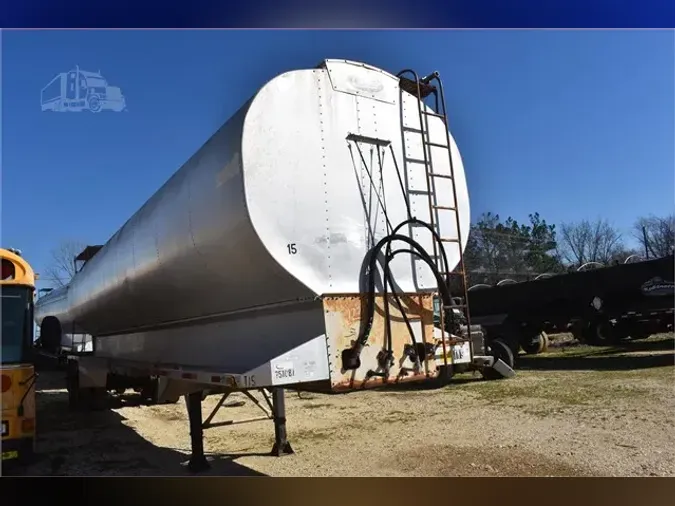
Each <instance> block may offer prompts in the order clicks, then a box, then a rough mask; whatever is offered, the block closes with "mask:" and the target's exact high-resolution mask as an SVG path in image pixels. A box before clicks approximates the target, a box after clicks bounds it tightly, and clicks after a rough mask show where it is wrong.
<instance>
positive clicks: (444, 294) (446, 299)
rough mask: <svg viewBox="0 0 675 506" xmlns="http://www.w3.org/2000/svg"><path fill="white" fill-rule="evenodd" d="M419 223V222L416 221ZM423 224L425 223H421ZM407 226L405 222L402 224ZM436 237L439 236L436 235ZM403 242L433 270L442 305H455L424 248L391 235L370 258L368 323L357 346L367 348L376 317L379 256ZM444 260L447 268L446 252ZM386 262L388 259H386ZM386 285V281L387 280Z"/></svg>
mask: <svg viewBox="0 0 675 506" xmlns="http://www.w3.org/2000/svg"><path fill="white" fill-rule="evenodd" d="M415 221H419V220H415ZM421 223H423V222H421ZM402 225H405V222H404V223H403V224H402ZM402 225H399V226H398V227H397V228H400V227H401V226H402ZM434 235H436V236H437V234H435V233H434ZM396 240H399V241H403V242H405V243H407V244H409V245H410V246H412V247H413V248H414V249H416V250H417V251H415V253H416V254H417V255H418V256H419V257H420V259H421V260H423V261H424V262H425V263H426V264H427V265H428V266H429V267H430V268H431V270H432V272H433V274H434V277H435V278H436V282H437V284H438V289H439V293H440V295H441V299H442V303H443V306H445V307H449V306H451V305H452V304H453V301H452V297H451V296H450V291H449V289H448V286H447V284H446V283H445V282H444V280H443V278H442V276H441V273H440V272H439V271H438V269H437V268H436V266H435V265H434V263H433V261H432V259H431V257H430V256H429V255H428V254H427V252H426V251H424V248H423V247H422V246H421V245H420V244H419V243H418V242H417V241H415V240H413V239H411V238H409V237H407V236H404V235H400V234H395V233H394V234H390V235H388V236H386V237H384V238H382V239H380V241H379V242H378V243H377V244H376V245H375V247H374V248H373V249H372V250H371V257H370V262H369V268H368V274H367V275H368V300H367V306H366V314H367V322H366V325H365V327H364V328H363V331H362V332H361V334H360V335H359V337H358V338H357V344H358V345H360V347H363V346H365V344H366V342H367V340H368V337H369V335H370V331H371V329H372V325H373V317H374V315H375V277H374V272H375V269H376V267H377V255H378V253H379V252H380V250H381V249H382V247H383V246H384V245H385V244H389V243H391V242H393V241H396ZM443 258H444V262H445V265H446V266H447V265H448V264H447V259H446V257H445V252H443ZM385 261H386V259H385ZM385 283H386V280H385Z"/></svg>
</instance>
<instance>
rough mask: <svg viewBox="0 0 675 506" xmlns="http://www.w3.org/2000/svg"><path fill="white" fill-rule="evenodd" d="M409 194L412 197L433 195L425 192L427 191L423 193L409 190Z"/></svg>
mask: <svg viewBox="0 0 675 506" xmlns="http://www.w3.org/2000/svg"><path fill="white" fill-rule="evenodd" d="M408 193H410V194H412V195H431V193H430V192H425V191H422V190H408Z"/></svg>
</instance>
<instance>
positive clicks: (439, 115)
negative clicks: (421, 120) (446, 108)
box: [422, 111, 445, 119]
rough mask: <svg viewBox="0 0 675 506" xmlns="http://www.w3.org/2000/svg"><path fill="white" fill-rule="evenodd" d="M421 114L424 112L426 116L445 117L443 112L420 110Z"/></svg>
mask: <svg viewBox="0 0 675 506" xmlns="http://www.w3.org/2000/svg"><path fill="white" fill-rule="evenodd" d="M422 114H426V115H427V116H435V117H436V118H442V119H445V114H440V113H437V112H431V111H422Z"/></svg>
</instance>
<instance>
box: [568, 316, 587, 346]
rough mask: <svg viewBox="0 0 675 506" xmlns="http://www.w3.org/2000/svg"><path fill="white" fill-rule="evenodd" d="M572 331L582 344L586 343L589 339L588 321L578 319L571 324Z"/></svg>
mask: <svg viewBox="0 0 675 506" xmlns="http://www.w3.org/2000/svg"><path fill="white" fill-rule="evenodd" d="M570 333H571V334H572V336H574V339H576V340H577V341H579V342H580V343H581V344H585V343H586V342H587V339H588V337H589V336H588V323H587V322H585V321H583V320H577V321H575V322H574V323H572V325H571V326H570Z"/></svg>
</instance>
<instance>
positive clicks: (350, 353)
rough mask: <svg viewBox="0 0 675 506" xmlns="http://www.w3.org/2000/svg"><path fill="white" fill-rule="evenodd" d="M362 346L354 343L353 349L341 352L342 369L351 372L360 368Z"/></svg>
mask: <svg viewBox="0 0 675 506" xmlns="http://www.w3.org/2000/svg"><path fill="white" fill-rule="evenodd" d="M362 349H363V345H362V344H361V343H356V344H355V345H354V347H353V348H347V349H345V350H342V369H344V370H345V371H353V370H355V369H358V368H359V367H361V350H362Z"/></svg>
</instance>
